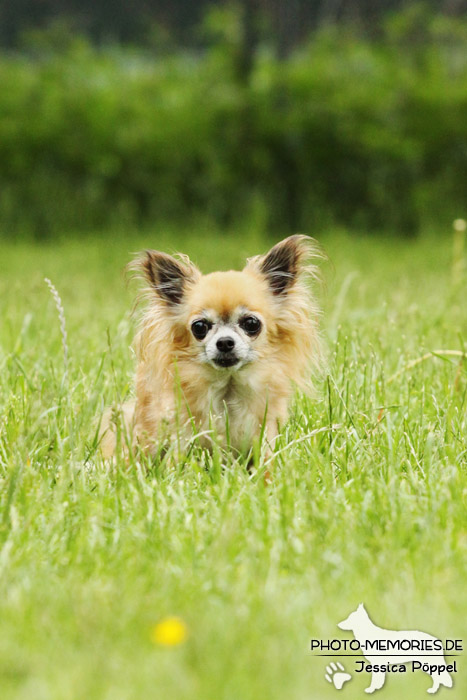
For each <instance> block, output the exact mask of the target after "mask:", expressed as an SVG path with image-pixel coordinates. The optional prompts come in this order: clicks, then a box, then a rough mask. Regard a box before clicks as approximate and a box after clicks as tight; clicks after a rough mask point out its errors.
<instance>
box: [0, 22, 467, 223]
mask: <svg viewBox="0 0 467 700" xmlns="http://www.w3.org/2000/svg"><path fill="white" fill-rule="evenodd" d="M221 19H222V20H223V21H224V24H223V25H222V23H221V21H220V20H221ZM206 26H207V28H208V30H209V31H211V32H213V31H214V30H215V36H216V37H217V38H216V41H215V42H212V41H211V44H210V48H209V49H208V50H206V51H205V52H204V53H196V54H194V53H192V54H190V53H183V52H181V53H177V54H170V53H169V54H167V53H166V52H165V53H163V52H160V53H159V54H158V55H155V56H153V55H150V54H149V53H143V52H141V51H136V50H133V49H129V48H126V49H124V48H107V49H101V50H98V49H95V48H92V47H91V46H90V45H89V44H88V43H87V42H86V41H85V40H83V39H76V38H75V39H72V38H69V40H68V41H66V40H65V39H63V37H62V38H60V36H57V35H56V34H54V35H53V37H52V39H51V41H50V43H49V44H48V43H47V35H39V37H38V36H37V35H36V39H35V44H34V46H33V47H32V48H31V47H30V50H29V53H28V54H22V55H11V54H10V55H3V57H2V58H1V60H0V84H1V85H2V90H1V92H0V223H1V226H2V230H3V232H4V233H7V234H8V233H11V232H14V231H18V230H20V229H23V228H24V227H28V228H29V229H30V230H31V231H33V232H34V233H35V234H36V235H39V236H47V235H52V234H54V233H56V232H57V231H62V230H68V229H70V228H74V229H86V228H92V227H95V226H99V227H100V226H104V225H105V226H118V225H119V226H122V227H124V226H128V225H129V224H135V223H136V224H140V223H144V222H148V221H159V222H160V221H167V220H172V221H179V222H184V221H185V222H186V221H189V220H193V218H194V217H195V218H198V219H200V218H201V219H206V218H209V219H212V220H213V221H215V222H217V223H221V224H225V223H232V222H238V221H239V220H242V219H243V220H251V219H253V220H254V221H255V225H257V226H258V225H261V226H263V227H267V228H273V229H277V230H299V229H301V230H307V231H313V230H316V228H317V227H318V226H322V225H323V224H324V223H329V222H337V223H339V224H341V223H343V224H345V225H348V226H353V227H357V228H362V227H366V228H369V229H381V228H386V229H393V230H398V231H401V232H408V233H412V232H414V231H415V230H416V229H417V228H418V227H419V226H420V225H421V224H423V223H425V222H427V221H428V220H430V219H433V218H434V219H435V220H438V221H446V220H449V221H450V220H452V219H453V218H456V217H457V216H462V215H463V214H464V211H463V208H464V207H465V202H466V187H465V182H466V181H467V97H466V96H467V58H466V53H465V41H466V37H467V25H466V24H465V23H462V22H461V21H459V20H457V21H456V23H454V22H452V21H449V20H447V19H446V18H439V17H438V18H432V17H431V16H429V15H426V14H424V13H420V12H418V13H415V12H412V13H411V14H407V13H406V14H405V15H402V16H396V17H395V18H393V19H392V20H391V22H388V23H387V25H386V27H385V30H384V34H383V36H381V37H380V38H379V40H378V41H377V42H376V41H374V42H372V41H370V40H363V39H359V38H357V37H356V35H355V34H354V33H353V32H352V31H351V30H350V29H347V30H345V29H342V28H341V29H340V30H339V31H337V30H336V29H334V30H333V29H329V30H326V31H324V30H323V31H321V32H320V33H319V34H317V35H315V36H314V37H313V38H312V39H310V41H309V43H308V44H307V45H306V46H304V47H302V48H301V49H299V50H297V51H296V52H295V53H293V54H292V55H291V56H290V57H289V58H288V59H286V60H283V61H279V60H277V58H275V56H274V53H273V51H271V50H270V49H269V48H268V46H267V45H262V46H261V47H260V48H259V49H258V51H257V52H256V54H255V56H254V60H253V65H252V67H251V71H250V72H249V73H247V74H245V71H244V70H243V68H242V60H243V59H242V47H241V32H239V31H238V17H237V16H236V15H235V13H232V11H226V12H224V13H220V11H219V10H216V11H215V13H213V14H212V15H211V16H210V20H209V22H207V25H206ZM213 28H214V29H213ZM220 28H222V31H220ZM44 37H45V38H44Z"/></svg>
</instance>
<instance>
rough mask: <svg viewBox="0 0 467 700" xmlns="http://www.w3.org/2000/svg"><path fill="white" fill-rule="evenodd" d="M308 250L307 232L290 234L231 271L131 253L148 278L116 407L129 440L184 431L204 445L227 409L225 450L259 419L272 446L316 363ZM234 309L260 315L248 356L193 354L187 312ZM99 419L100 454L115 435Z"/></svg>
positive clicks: (253, 432)
mask: <svg viewBox="0 0 467 700" xmlns="http://www.w3.org/2000/svg"><path fill="white" fill-rule="evenodd" d="M314 250H315V249H314V248H313V247H312V244H311V242H310V239H307V238H306V237H305V236H292V237H290V238H288V239H286V240H285V241H282V242H281V243H279V244H277V246H275V247H274V248H273V249H272V250H271V251H270V252H269V253H268V254H266V255H264V256H258V257H256V258H252V259H251V260H249V261H248V262H247V264H246V266H245V268H244V269H243V270H242V271H241V272H237V271H227V272H214V273H211V274H208V275H202V274H201V273H200V272H199V270H198V269H197V268H196V267H195V266H194V265H193V264H192V263H190V261H189V260H188V259H187V258H185V257H180V258H178V259H175V258H171V257H170V256H166V255H165V254H161V253H157V252H155V251H148V252H147V253H146V257H143V258H141V259H140V260H139V261H138V263H137V267H138V268H139V269H140V270H142V271H143V274H144V276H145V278H146V279H147V281H148V282H149V289H147V291H146V297H147V298H148V304H147V307H146V310H145V312H144V315H143V318H142V322H141V327H140V331H139V333H138V336H137V339H136V352H137V358H138V366H137V371H136V403H135V408H134V412H133V408H132V407H131V406H130V407H128V406H125V407H124V408H123V412H124V415H125V425H126V426H127V429H129V430H131V431H132V434H133V440H134V442H135V443H138V444H139V445H140V446H142V447H143V448H144V449H147V450H149V451H150V452H152V451H153V450H154V449H155V448H156V447H157V445H159V444H160V443H161V442H163V441H167V440H173V439H174V438H175V437H176V436H179V435H180V434H182V435H185V436H186V437H187V438H189V437H190V436H192V435H193V429H194V430H195V432H197V433H199V434H202V435H203V438H202V439H203V441H204V442H205V443H206V444H209V442H210V440H211V439H212V433H213V431H214V433H216V434H217V436H218V438H219V439H220V440H221V442H225V441H226V432H225V426H226V414H227V417H228V425H229V433H230V445H231V446H232V447H233V448H234V449H236V450H240V451H244V450H246V449H248V448H249V447H250V446H251V444H252V441H254V440H255V438H257V437H258V435H259V434H260V431H261V426H262V424H263V421H264V419H265V417H266V434H267V439H268V440H269V442H270V443H271V444H273V442H274V439H275V437H276V435H277V431H278V427H279V425H281V424H283V423H284V422H285V421H286V419H287V412H288V406H289V403H290V399H291V396H292V393H293V389H294V386H299V387H300V388H301V389H302V390H304V391H307V390H309V389H310V388H311V386H312V380H313V376H314V374H315V372H316V370H317V369H319V367H320V363H321V358H322V354H321V348H320V340H319V333H318V325H317V322H318V309H317V306H316V303H315V301H314V300H313V297H312V296H311V292H310V289H309V286H308V278H309V277H310V276H316V268H315V267H314V266H313V265H310V264H309V259H310V257H311V255H312V254H313V252H314ZM268 256H269V257H268ZM281 265H282V268H284V269H285V272H284V271H283V270H282V268H281ZM177 266H178V267H177ZM276 268H277V269H276ZM179 272H180V278H179ZM175 278H176V282H175V283H173V279H175ZM180 280H181V281H180ZM278 289H280V290H281V291H280V292H279V291H278ZM167 290H169V291H167ZM168 295H169V296H168ZM242 308H246V309H248V313H250V312H252V313H257V314H258V316H259V317H260V318H261V319H262V322H263V327H262V331H261V333H260V334H259V336H258V337H257V338H254V339H248V342H249V343H250V344H251V346H252V349H253V350H252V351H254V357H255V359H254V360H253V361H251V362H249V363H247V364H245V365H244V366H241V367H240V369H238V370H233V369H230V368H229V369H227V368H226V369H224V368H218V367H214V366H212V365H211V364H207V363H206V362H201V361H200V354H199V353H200V349H199V343H198V342H197V341H196V340H195V338H194V337H193V335H192V332H191V331H190V327H191V323H192V321H193V319H195V318H197V316H198V315H199V314H202V313H204V312H207V313H210V314H213V315H215V317H216V318H217V317H219V318H225V319H230V318H231V317H233V316H232V315H233V314H235V313H236V311H235V310H237V309H242ZM103 423H104V432H105V431H106V430H107V434H106V436H105V437H104V438H103V444H102V450H103V454H104V456H109V454H111V453H112V451H113V448H114V446H115V437H113V434H112V431H111V430H110V431H109V430H108V428H109V421H108V419H107V420H104V421H103ZM109 433H110V435H109Z"/></svg>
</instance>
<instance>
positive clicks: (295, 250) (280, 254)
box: [247, 235, 311, 296]
mask: <svg viewBox="0 0 467 700" xmlns="http://www.w3.org/2000/svg"><path fill="white" fill-rule="evenodd" d="M310 241H311V239H310V238H309V237H308V236H303V235H295V236H289V238H285V239H284V240H283V241H281V242H280V243H277V244H276V245H275V246H274V247H273V248H271V250H270V251H269V253H266V255H260V256H258V257H256V258H251V259H250V260H249V261H248V264H247V268H253V269H254V270H255V271H256V272H259V273H260V274H261V275H264V277H265V278H266V280H267V282H268V284H269V287H270V289H271V291H272V293H273V294H274V295H276V296H279V295H284V294H286V293H287V292H288V291H289V289H290V288H291V287H293V285H294V284H295V282H296V281H297V278H298V276H299V274H300V271H301V270H302V269H303V267H304V262H305V259H306V258H307V257H308V256H309V252H310Z"/></svg>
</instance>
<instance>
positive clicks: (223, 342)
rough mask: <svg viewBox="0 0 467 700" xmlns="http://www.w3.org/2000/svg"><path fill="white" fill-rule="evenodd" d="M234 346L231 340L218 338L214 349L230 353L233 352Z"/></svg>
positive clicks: (233, 341)
mask: <svg viewBox="0 0 467 700" xmlns="http://www.w3.org/2000/svg"><path fill="white" fill-rule="evenodd" d="M234 345H235V340H234V339H233V338H229V337H226V338H219V340H218V341H217V343H216V348H217V349H218V350H219V352H230V351H231V350H233V347H234Z"/></svg>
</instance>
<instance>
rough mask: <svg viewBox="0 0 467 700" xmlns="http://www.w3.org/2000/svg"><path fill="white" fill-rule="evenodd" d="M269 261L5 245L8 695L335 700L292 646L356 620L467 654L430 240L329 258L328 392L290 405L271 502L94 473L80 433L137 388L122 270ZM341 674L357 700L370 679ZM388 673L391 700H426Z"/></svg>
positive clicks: (50, 699)
mask: <svg viewBox="0 0 467 700" xmlns="http://www.w3.org/2000/svg"><path fill="white" fill-rule="evenodd" d="M270 243H271V241H265V240H261V239H260V238H259V237H255V236H253V235H250V236H247V235H242V236H240V235H238V236H236V237H233V236H230V235H225V234H224V236H223V237H222V239H221V238H219V237H217V236H216V235H215V233H209V232H207V233H206V232H205V231H204V232H200V231H193V232H191V233H189V232H186V231H180V232H178V233H177V232H175V231H173V232H167V233H165V234H159V233H148V235H143V234H138V236H137V237H136V238H132V239H131V242H128V239H125V238H118V237H114V238H113V239H108V240H95V239H85V240H84V241H82V242H80V243H79V242H77V241H76V240H74V239H71V240H68V241H64V242H62V243H59V244H57V245H54V246H45V247H38V246H34V245H28V244H24V243H18V244H16V245H7V244H3V245H2V251H1V256H0V314H1V320H2V323H1V326H0V397H1V406H0V481H1V488H0V499H1V521H0V660H1V661H0V683H1V689H2V698H5V699H6V700H10V699H11V700H13V699H14V700H20V699H24V700H26V699H27V700H30V698H31V697H34V698H35V699H37V700H46V699H47V700H55V699H56V700H63V698H76V697H86V698H89V699H90V700H94V699H96V700H97V699H99V700H101V699H102V698H110V697H111V698H113V699H117V700H120V699H122V700H123V699H125V700H126V699H130V698H141V697H149V698H152V697H154V698H165V697H167V698H168V697H170V698H190V700H193V698H199V699H200V700H201V699H202V700H206V698H213V699H214V698H216V700H219V698H222V699H229V700H230V699H232V700H233V699H234V698H235V699H238V698H244V699H250V698H251V700H253V699H254V700H257V699H258V698H266V697H267V698H271V699H272V700H275V699H276V698H277V700H279V699H281V700H282V698H284V697H285V696H287V697H293V698H299V699H302V698H303V700H305V699H307V698H310V697H312V698H318V697H319V698H327V697H329V698H331V697H334V696H335V692H336V691H335V689H334V688H332V687H331V686H329V684H328V683H327V682H326V680H325V678H324V674H325V665H326V664H325V660H324V659H320V658H317V657H314V656H311V654H310V652H309V639H310V637H324V638H333V637H335V636H339V637H343V636H344V633H342V632H340V631H339V630H338V629H337V628H336V623H337V622H338V621H339V620H341V619H343V617H345V616H346V615H347V614H348V613H349V612H350V611H351V610H352V609H354V608H355V607H356V605H357V604H358V603H359V602H361V601H364V602H365V603H366V605H367V607H368V610H369V612H370V615H371V616H372V618H373V619H374V620H375V622H377V624H380V625H382V626H386V627H393V628H398V629H407V628H416V629H423V630H426V631H428V632H431V633H434V634H436V635H439V636H441V637H442V638H444V637H450V638H462V637H464V638H465V636H466V625H465V619H466V614H467V602H466V598H465V579H466V574H467V567H466V562H467V557H466V554H467V539H466V534H465V533H466V493H467V475H466V466H467V464H466V455H467V446H466V435H467V431H466V427H467V426H466V391H467V377H466V374H465V360H464V356H463V355H462V353H463V352H464V351H465V338H464V336H465V324H466V308H465V304H464V297H465V293H466V281H465V277H463V278H462V279H461V280H459V281H457V282H456V283H455V284H454V283H453V280H452V248H451V245H450V242H449V241H446V239H444V238H442V237H437V238H428V239H420V240H418V241H416V242H409V243H407V242H406V243H403V242H397V241H391V242H390V241H388V240H386V239H384V238H382V239H377V240H375V239H373V240H371V239H366V238H355V237H350V236H348V235H344V234H338V233H334V234H332V235H328V236H325V237H324V238H323V243H324V246H325V248H326V249H327V252H328V254H329V256H330V258H331V260H332V261H333V266H332V267H331V266H329V267H328V268H327V269H325V277H326V279H327V290H326V292H325V293H324V296H323V299H322V302H323V305H324V307H325V316H324V318H325V334H326V337H327V339H328V344H329V376H328V379H327V380H326V382H325V383H324V386H323V388H322V392H321V396H320V398H319V399H318V400H313V401H311V400H308V399H305V398H304V397H300V396H299V397H297V399H296V401H295V403H294V408H293V411H292V415H291V418H290V421H289V422H288V424H287V425H286V426H285V427H284V429H283V432H282V435H281V438H280V443H279V447H278V457H277V464H276V467H275V471H274V477H273V481H272V483H271V484H270V486H269V487H268V488H265V487H264V485H263V483H262V480H261V479H257V478H255V477H254V476H251V475H249V473H248V472H247V470H246V469H245V468H244V465H242V464H241V463H240V462H236V461H235V460H233V459H232V458H231V457H229V456H228V455H217V456H216V455H214V457H209V456H208V455H206V454H204V453H202V452H199V451H193V452H192V453H191V454H190V455H189V456H188V457H187V458H186V459H185V460H184V462H183V464H179V466H178V468H175V469H174V468H169V466H168V465H167V464H165V463H164V462H159V461H157V460H156V461H155V463H153V464H151V465H149V467H148V468H147V469H146V468H132V469H128V468H126V466H125V465H124V464H123V463H119V464H117V465H116V466H114V467H112V468H110V469H109V468H105V467H104V466H103V465H102V464H101V463H100V462H99V459H98V457H97V453H96V447H95V420H96V417H98V415H99V413H100V412H101V411H102V409H103V407H104V406H105V405H109V404H111V403H112V402H115V401H116V400H121V399H122V398H125V397H126V396H127V395H129V394H130V393H131V391H132V376H133V369H134V364H133V357H132V353H131V350H130V348H129V346H130V342H131V338H132V335H133V321H132V320H131V318H130V316H129V309H130V308H131V302H132V296H133V293H132V291H131V290H129V289H126V288H125V286H124V284H123V280H122V277H121V275H120V270H121V269H122V268H123V265H124V264H125V263H126V262H127V260H128V259H129V257H130V252H131V251H133V250H135V249H136V248H144V247H158V248H162V249H165V250H174V249H182V250H183V251H185V252H187V253H189V254H190V255H191V256H192V257H193V258H194V259H195V260H196V261H197V262H198V263H199V264H200V265H201V267H202V268H203V269H205V270H206V271H207V270H212V269H215V268H216V267H224V268H225V267H230V266H235V267H238V266H240V265H241V263H242V261H243V260H244V258H245V256H246V255H251V254H254V253H257V252H260V251H261V250H263V249H266V248H267V246H268V245H270ZM45 276H47V277H48V278H49V279H50V280H52V281H53V284H54V285H55V287H56V289H57V290H58V291H59V294H60V298H61V300H62V305H63V310H64V314H65V318H66V324H67V334H68V339H67V344H68V350H69V352H68V368H67V382H66V383H64V376H65V372H64V365H63V348H62V339H63V338H62V333H61V331H60V323H59V319H58V316H57V309H56V304H55V301H54V299H53V298H52V297H51V295H50V292H49V290H48V289H47V286H46V285H45V284H44V281H43V279H44V277H45ZM434 350H437V351H439V350H442V351H455V354H452V355H448V354H446V353H445V354H442V353H440V352H436V353H432V351H434ZM428 353H432V354H431V355H430V357H429V358H428V357H427V359H425V360H424V361H423V362H417V360H418V359H419V358H422V357H423V356H425V355H427V354H428ZM304 436H307V437H306V439H304ZM216 460H217V461H216ZM174 616H175V618H176V619H177V620H178V622H177V621H176V622H175V623H174V622H173V621H172V622H170V619H171V618H172V617H174ZM167 617H169V622H167V620H165V622H164V625H165V626H164V625H162V627H158V628H155V626H156V625H157V624H158V623H159V622H161V621H164V619H165V618H167ZM170 624H172V628H171V627H170ZM178 624H180V625H181V627H178V628H177V625H178ZM167 625H169V629H172V632H171V634H172V635H173V636H172V637H170V634H169V637H170V638H171V639H175V642H174V644H173V646H170V644H169V645H168V644H167V636H165V637H164V635H162V637H161V634H162V633H161V629H162V630H166V632H165V634H166V635H167V634H168V633H167ZM173 625H175V628H174V627H173ZM173 629H175V630H177V629H178V630H179V633H178V636H177V634H175V633H174V632H173ZM180 629H181V630H182V632H183V633H181V632H180ZM161 640H162V641H161ZM164 640H165V641H164ZM177 640H178V641H177ZM341 660H342V661H343V663H344V664H345V666H346V668H347V669H348V670H350V672H351V673H352V674H353V680H352V681H351V683H349V684H348V685H347V686H346V687H345V689H344V690H345V692H346V693H347V695H348V696H349V697H359V696H360V695H361V694H362V693H363V688H364V687H366V685H367V684H368V683H367V682H366V681H367V679H366V678H363V677H362V676H363V675H365V674H360V675H359V676H357V675H356V674H354V673H353V670H354V668H353V660H351V659H341ZM458 668H459V672H458V674H456V675H455V687H454V689H453V690H452V691H450V692H451V694H452V696H453V697H456V698H462V697H464V696H465V693H466V690H467V681H466V678H467V676H466V671H465V668H464V662H463V657H459V658H458ZM396 675H397V674H393V675H392V676H390V677H389V678H388V680H387V687H386V688H385V690H384V691H381V692H384V693H385V696H386V697H388V698H396V697H400V696H401V693H404V694H405V696H406V697H409V696H410V697H416V696H417V695H418V694H421V693H423V692H424V691H425V690H426V688H428V686H429V679H427V678H426V676H425V675H423V674H411V673H408V674H406V675H405V676H404V677H402V678H398V677H395V676H396Z"/></svg>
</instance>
